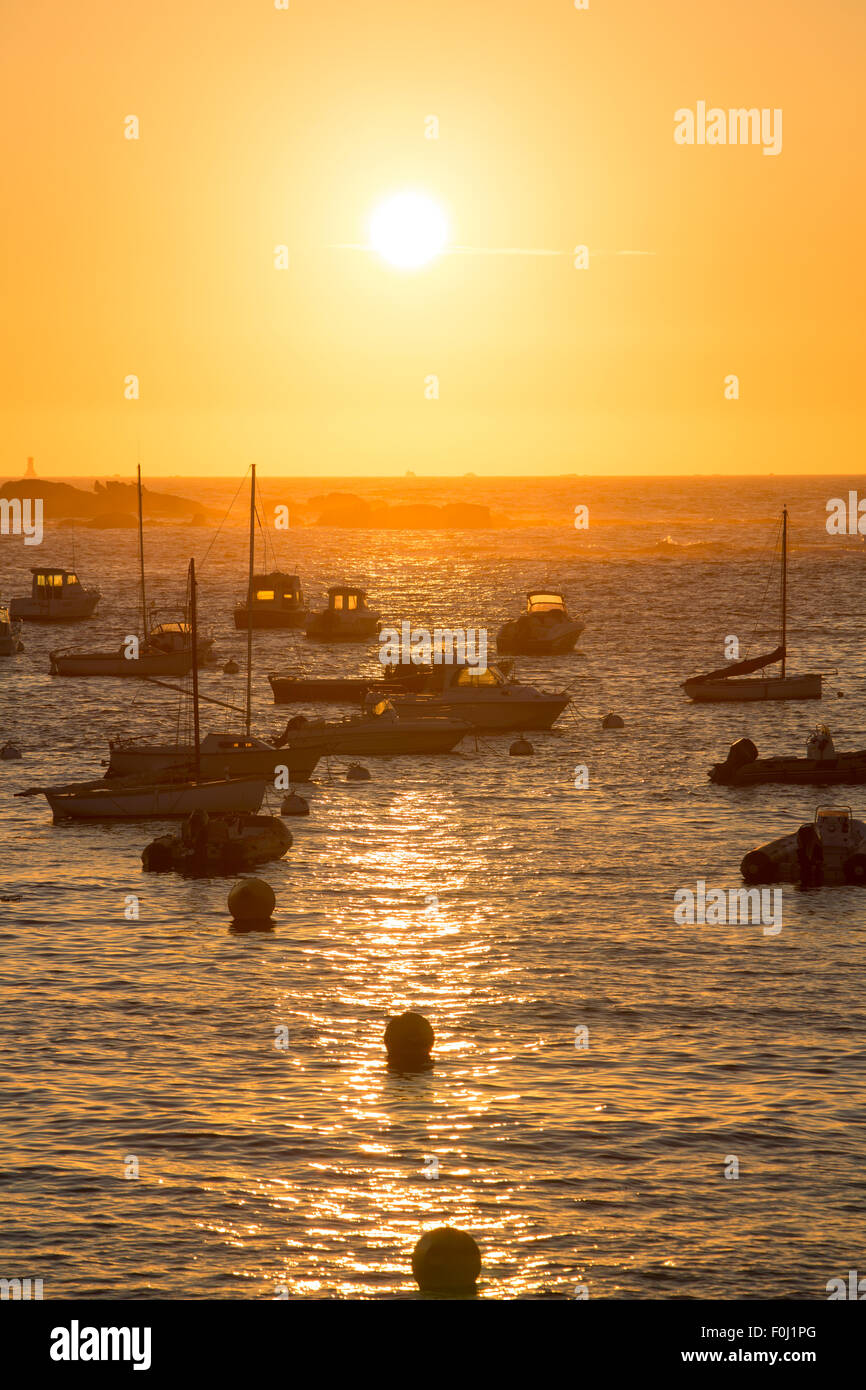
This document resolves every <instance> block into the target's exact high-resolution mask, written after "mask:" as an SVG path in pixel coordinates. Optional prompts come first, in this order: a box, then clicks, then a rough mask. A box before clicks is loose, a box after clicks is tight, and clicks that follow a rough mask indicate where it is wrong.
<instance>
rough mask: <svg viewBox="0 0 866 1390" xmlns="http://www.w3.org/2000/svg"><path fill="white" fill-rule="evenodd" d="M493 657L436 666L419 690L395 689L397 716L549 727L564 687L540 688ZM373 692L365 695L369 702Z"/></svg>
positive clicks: (566, 698) (491, 727) (492, 726)
mask: <svg viewBox="0 0 866 1390" xmlns="http://www.w3.org/2000/svg"><path fill="white" fill-rule="evenodd" d="M510 665H511V663H508V669H507V670H506V669H504V667H503V666H502V665H500V664H498V663H496V664H493V665H490V666H488V667H486V668H485V669H483V670H482V669H479V668H477V667H473V666H437V667H436V668H434V671H433V672H432V674H431V675H429V676H428V677H427V679H426V681H425V684H424V687H423V689H422V690H421V691H420V692H419V693H411V694H407V695H395V696H393V697H392V702H393V705H394V708H395V710H396V711H397V714H398V715H399V716H400V718H401V719H406V718H408V719H418V718H423V717H425V716H429V715H431V714H438V715H445V716H446V717H447V718H449V719H457V720H465V721H466V723H468V724H471V725H472V727H473V728H474V729H479V730H480V729H484V730H487V731H489V732H496V731H504V730H510V729H519V730H521V731H526V730H530V729H538V730H543V729H550V728H552V726H553V725H554V724H555V723H556V720H557V719H558V718H559V716H560V715H561V714H562V712H563V710H564V709H565V708H566V707H567V706H568V705H570V704H571V696H570V695H569V694H568V692H567V691H543V690H538V689H537V688H536V687H535V686H534V685H523V684H522V683H521V682H519V681H517V680H515V679H514V677H513V676H512V675H511V672H510ZM371 702H372V697H370V696H368V697H367V703H368V705H369V704H370V703H371Z"/></svg>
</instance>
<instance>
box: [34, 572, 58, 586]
mask: <svg viewBox="0 0 866 1390" xmlns="http://www.w3.org/2000/svg"><path fill="white" fill-rule="evenodd" d="M36 586H37V588H42V589H62V588H63V571H62V570H60V571H58V572H57V573H56V574H55V573H52V572H51V571H50V570H43V571H42V573H41V574H37V576H36Z"/></svg>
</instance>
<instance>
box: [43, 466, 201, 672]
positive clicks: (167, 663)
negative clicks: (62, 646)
mask: <svg viewBox="0 0 866 1390" xmlns="http://www.w3.org/2000/svg"><path fill="white" fill-rule="evenodd" d="M138 558H139V587H140V603H141V623H142V633H143V635H142V636H141V637H138V636H135V635H132V634H131V635H130V636H129V637H126V638H125V639H124V641H123V643H122V644H121V645H120V646H119V647H118V648H117V649H116V650H114V651H109V652H102V651H99V652H89V651H85V652H81V651H54V652H49V654H48V655H49V660H50V663H51V674H52V676H114V677H118V678H127V677H132V678H137V679H139V680H144V679H147V678H149V677H159V676H185V675H187V674H188V672H189V671H190V670H191V669H192V667H193V665H194V662H193V655H192V654H193V651H195V652H196V654H197V663H198V665H199V666H202V665H204V663H205V662H206V661H208V660H209V659H210V656H211V651H212V648H213V638H212V637H208V636H204V635H202V634H199V635H198V636H197V637H196V640H195V641H193V637H192V632H191V628H190V624H189V623H188V622H187V621H186V617H184V619H183V620H181V621H177V622H162V623H156V624H154V623H152V622H151V618H150V614H149V612H148V607H147V593H146V588H145V572H144V522H143V512H142V501H141V467H140V466H139V468H138Z"/></svg>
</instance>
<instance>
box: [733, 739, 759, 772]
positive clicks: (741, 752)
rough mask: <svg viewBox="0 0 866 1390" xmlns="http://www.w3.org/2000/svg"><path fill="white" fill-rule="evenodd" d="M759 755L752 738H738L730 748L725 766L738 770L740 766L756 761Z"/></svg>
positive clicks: (734, 770)
mask: <svg viewBox="0 0 866 1390" xmlns="http://www.w3.org/2000/svg"><path fill="white" fill-rule="evenodd" d="M757 756H758V750H757V748H756V747H755V745H754V743H753V742H752V740H751V739H750V738H738V739H737V741H736V743H732V744H731V746H730V748H729V749H728V756H727V758H726V759H725V767H726V768H728V769H729V771H731V772H736V770H737V768H738V767H744V766H745V764H746V763H753V762H755V760H756V759H757Z"/></svg>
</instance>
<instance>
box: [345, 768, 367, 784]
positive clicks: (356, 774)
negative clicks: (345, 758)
mask: <svg viewBox="0 0 866 1390" xmlns="http://www.w3.org/2000/svg"><path fill="white" fill-rule="evenodd" d="M346 781H347V782H369V781H370V771H369V768H366V767H364V765H363V763H350V764H349V768H348V771H347V773H346Z"/></svg>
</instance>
